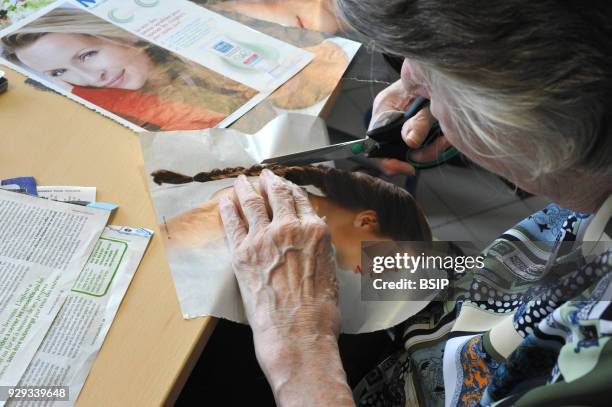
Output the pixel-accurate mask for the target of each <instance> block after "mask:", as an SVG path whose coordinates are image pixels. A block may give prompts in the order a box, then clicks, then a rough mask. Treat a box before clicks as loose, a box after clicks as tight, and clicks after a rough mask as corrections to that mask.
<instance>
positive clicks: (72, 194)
mask: <svg viewBox="0 0 612 407" xmlns="http://www.w3.org/2000/svg"><path fill="white" fill-rule="evenodd" d="M37 191H38V196H40V197H43V198H47V199H53V200H54V201H62V202H66V201H83V202H96V187H77V186H39V187H37Z"/></svg>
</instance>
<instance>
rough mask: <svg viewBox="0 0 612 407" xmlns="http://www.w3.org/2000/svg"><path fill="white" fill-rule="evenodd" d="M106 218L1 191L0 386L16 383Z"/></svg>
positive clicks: (100, 212) (88, 210)
mask: <svg viewBox="0 0 612 407" xmlns="http://www.w3.org/2000/svg"><path fill="white" fill-rule="evenodd" d="M109 214H110V212H107V211H103V210H100V209H95V208H87V207H83V206H77V205H69V204H65V203H60V202H54V201H50V200H47V199H41V198H36V197H32V196H28V195H24V194H18V193H14V192H9V191H4V190H0V386H15V385H16V384H17V383H19V380H20V379H21V377H22V375H23V373H24V371H25V370H26V368H27V367H28V365H29V364H30V361H31V360H32V357H33V356H34V354H35V353H36V351H37V350H38V348H39V346H40V344H41V342H42V341H43V339H44V337H45V335H46V334H47V331H48V330H49V327H50V326H51V323H52V322H53V320H54V319H55V317H56V315H57V314H58V312H59V310H60V308H61V307H62V304H63V303H64V300H65V299H66V296H67V294H68V291H69V290H70V288H71V287H73V286H74V285H75V281H77V277H78V276H79V274H80V273H81V270H82V269H83V266H84V265H85V263H86V262H87V259H88V257H89V255H90V253H91V252H92V250H93V249H94V246H95V244H96V242H97V240H98V238H99V237H100V234H101V233H102V231H103V230H104V226H105V225H106V222H107V221H108V216H109ZM2 404H4V402H2V401H0V405H2Z"/></svg>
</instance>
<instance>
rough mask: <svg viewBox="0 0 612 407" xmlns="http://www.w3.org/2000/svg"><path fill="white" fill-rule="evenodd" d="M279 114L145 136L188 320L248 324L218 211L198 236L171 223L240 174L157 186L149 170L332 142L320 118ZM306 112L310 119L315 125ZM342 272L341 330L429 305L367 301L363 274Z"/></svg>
mask: <svg viewBox="0 0 612 407" xmlns="http://www.w3.org/2000/svg"><path fill="white" fill-rule="evenodd" d="M281 118H282V120H279V119H280V118H279V119H276V120H275V121H273V122H271V123H270V124H268V126H266V127H264V128H263V129H262V130H261V131H260V132H259V133H258V134H257V135H256V136H249V135H245V134H243V133H239V132H237V131H235V130H228V129H211V130H207V131H203V132H180V133H156V134H149V133H146V134H142V135H141V144H142V148H143V155H144V158H145V169H146V176H147V177H148V179H149V189H150V192H151V196H152V199H153V204H154V206H155V210H156V213H157V220H158V223H159V224H160V229H161V230H162V239H163V240H164V244H165V247H166V255H167V258H168V261H169V263H170V269H171V271H172V276H173V279H174V285H175V287H176V291H177V295H178V298H179V302H180V305H181V310H182V312H183V317H184V318H194V317H198V316H204V315H213V316H216V317H221V318H226V319H230V320H232V321H237V322H242V323H246V318H245V315H244V310H243V308H242V302H241V299H240V293H239V290H238V286H237V283H236V280H235V277H234V273H233V271H232V268H231V257H230V253H229V251H228V248H227V245H226V242H225V240H224V236H223V232H222V226H221V224H220V220H219V219H218V216H217V218H202V221H203V222H206V224H205V225H204V226H203V227H201V228H200V229H199V230H198V231H197V233H195V234H194V236H193V239H191V238H190V237H189V235H187V237H185V235H182V236H181V237H177V236H176V233H174V232H173V230H172V228H173V227H174V226H171V227H169V226H168V225H169V224H172V220H173V219H176V218H177V217H178V216H180V215H182V214H185V213H188V212H189V211H191V210H193V209H194V208H204V207H205V206H206V207H207V205H210V204H211V203H212V205H216V203H214V201H212V200H213V199H215V198H216V194H217V193H218V192H219V191H221V190H223V189H226V188H230V187H231V186H232V185H233V183H234V181H235V179H232V178H228V179H222V180H216V181H211V182H204V183H199V182H192V183H187V184H181V185H167V184H164V185H161V186H159V185H157V184H155V183H153V180H152V177H151V176H150V174H151V173H152V172H153V171H156V170H159V169H166V170H172V171H176V172H180V173H182V174H185V175H190V176H193V175H195V174H197V173H199V172H202V171H210V170H212V169H215V168H219V169H222V168H228V167H236V166H242V167H250V166H252V165H254V164H257V163H259V162H261V160H263V159H265V158H270V157H272V156H277V155H285V154H291V153H296V152H299V151H304V150H307V149H309V148H317V147H322V146H324V145H326V143H327V142H326V140H325V139H326V134H324V133H323V132H324V130H325V129H324V128H319V127H317V126H316V123H317V121H316V119H315V118H312V117H310V116H293V115H289V116H282V117H281ZM307 118H310V120H311V122H312V123H310V124H309V123H308V122H307V120H306V119H307ZM300 121H302V122H300ZM253 181H255V180H253ZM307 190H308V188H307ZM309 192H313V191H309ZM314 194H315V195H316V194H317V193H316V192H315V193H314ZM173 225H174V224H173ZM185 226H186V227H191V226H190V225H185ZM357 244H358V243H357ZM337 276H338V280H339V287H340V307H341V313H342V331H343V332H346V333H361V332H371V331H375V330H380V329H385V328H389V327H391V326H394V325H396V324H398V323H399V322H402V321H404V320H406V319H407V318H409V317H410V316H412V315H414V314H415V313H416V312H418V311H419V310H420V309H422V308H423V307H424V306H425V305H426V304H427V302H424V301H423V302H418V301H371V302H368V301H362V300H361V297H360V295H361V286H360V278H361V276H360V275H359V274H356V273H354V272H353V271H352V270H346V269H341V268H338V270H337Z"/></svg>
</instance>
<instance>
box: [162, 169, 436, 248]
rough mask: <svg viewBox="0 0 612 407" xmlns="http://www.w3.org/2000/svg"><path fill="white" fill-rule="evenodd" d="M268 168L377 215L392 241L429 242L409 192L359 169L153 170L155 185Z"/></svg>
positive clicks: (252, 173) (421, 215)
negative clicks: (190, 173)
mask: <svg viewBox="0 0 612 407" xmlns="http://www.w3.org/2000/svg"><path fill="white" fill-rule="evenodd" d="M264 168H267V169H269V170H271V171H272V172H274V173H275V174H276V175H278V176H280V177H283V178H285V179H287V180H289V181H291V182H293V183H295V184H297V185H313V186H315V187H317V188H319V189H320V190H321V191H322V192H323V193H324V194H325V197H326V198H327V199H329V200H331V201H332V202H335V203H337V204H338V205H341V206H343V207H345V208H348V209H357V210H367V209H371V210H373V211H375V212H376V214H377V215H378V223H379V225H380V231H381V233H382V234H384V235H387V236H389V237H391V239H393V240H398V241H399V240H404V241H431V239H432V237H431V230H430V228H429V225H428V223H427V220H426V218H425V214H424V213H423V210H422V209H421V207H420V206H419V204H418V203H417V202H416V200H415V199H414V197H413V196H412V195H410V193H409V192H408V191H406V190H404V189H402V188H400V187H398V186H396V185H393V184H391V183H388V182H385V181H383V180H380V179H378V178H374V177H372V176H370V175H367V174H363V173H359V172H348V171H343V170H339V169H336V168H332V167H327V166H299V167H286V166H270V167H263V166H260V165H255V166H252V167H250V168H244V167H234V168H224V169H215V170H212V171H209V172H200V173H198V174H196V175H194V176H189V175H183V174H180V173H177V172H173V171H168V170H157V171H154V172H153V173H152V174H151V176H152V177H153V181H154V182H155V183H156V184H159V185H161V184H187V183H190V182H208V181H216V180H221V179H225V178H235V177H238V176H239V175H246V176H257V175H259V174H260V173H261V170H263V169H264Z"/></svg>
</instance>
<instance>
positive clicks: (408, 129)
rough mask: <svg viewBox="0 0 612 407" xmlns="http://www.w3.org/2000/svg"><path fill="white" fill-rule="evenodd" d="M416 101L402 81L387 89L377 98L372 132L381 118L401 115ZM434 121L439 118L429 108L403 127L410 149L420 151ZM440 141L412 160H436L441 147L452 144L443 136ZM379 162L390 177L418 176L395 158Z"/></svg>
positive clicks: (409, 166)
mask: <svg viewBox="0 0 612 407" xmlns="http://www.w3.org/2000/svg"><path fill="white" fill-rule="evenodd" d="M414 98H415V96H414V95H411V94H410V93H408V90H407V89H406V88H405V87H404V85H403V83H402V80H401V79H399V80H397V81H396V82H394V83H392V84H391V85H389V86H388V87H387V88H385V89H383V90H382V91H381V92H380V93H379V94H378V95H376V98H375V99H374V104H373V107H372V119H371V120H370V126H369V127H368V130H372V129H374V128H376V127H379V125H378V124H377V122H378V121H379V120H380V118H381V115H382V114H383V113H384V112H388V111H394V110H395V111H401V112H404V111H406V109H408V106H410V103H412V101H413V100H414ZM434 121H435V118H434V117H433V116H432V115H431V112H430V111H429V107H426V108H424V109H421V110H420V111H419V112H418V113H417V114H415V115H414V116H413V117H412V118H411V119H410V120H408V121H406V123H404V125H403V127H402V130H401V133H402V139H403V140H404V142H405V143H406V144H407V145H408V147H410V148H413V149H418V148H419V147H420V146H421V144H422V143H423V141H424V140H425V138H426V137H427V134H428V133H429V129H430V128H431V126H432V124H433V123H434ZM438 140H441V141H440V142H437V143H436V145H435V146H434V145H432V146H431V148H430V147H429V146H428V147H427V148H425V149H423V150H419V151H415V152H414V153H413V155H412V157H411V159H413V160H415V161H423V162H425V161H433V160H435V159H436V157H437V154H438V153H439V151H440V148H441V147H444V148H445V147H446V146H447V143H448V142H447V141H446V139H445V138H444V137H441V138H439V139H438ZM440 143H443V144H445V145H444V146H438V145H437V144H440ZM442 149H443V148H442ZM377 162H378V166H379V168H380V170H381V171H382V172H383V173H384V174H385V175H387V176H393V175H414V174H415V169H414V167H413V166H412V165H410V164H408V163H407V162H405V161H401V160H395V159H378V160H377Z"/></svg>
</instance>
